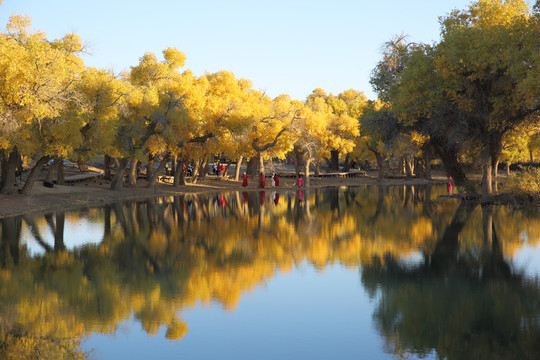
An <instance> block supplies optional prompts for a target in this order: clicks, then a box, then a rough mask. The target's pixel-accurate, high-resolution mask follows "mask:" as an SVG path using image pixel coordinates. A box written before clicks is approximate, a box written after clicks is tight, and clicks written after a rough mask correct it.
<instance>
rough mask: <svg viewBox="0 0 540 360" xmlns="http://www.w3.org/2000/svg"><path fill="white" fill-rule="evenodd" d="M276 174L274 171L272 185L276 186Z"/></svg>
mask: <svg viewBox="0 0 540 360" xmlns="http://www.w3.org/2000/svg"><path fill="white" fill-rule="evenodd" d="M275 175H276V174H274V173H272V187H276V179H275Z"/></svg>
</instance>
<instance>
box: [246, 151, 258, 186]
mask: <svg viewBox="0 0 540 360" xmlns="http://www.w3.org/2000/svg"><path fill="white" fill-rule="evenodd" d="M257 160H258V159H257V157H256V156H254V157H252V158H251V159H249V160H248V162H247V175H248V176H249V177H250V178H251V179H252V180H254V181H256V179H257Z"/></svg>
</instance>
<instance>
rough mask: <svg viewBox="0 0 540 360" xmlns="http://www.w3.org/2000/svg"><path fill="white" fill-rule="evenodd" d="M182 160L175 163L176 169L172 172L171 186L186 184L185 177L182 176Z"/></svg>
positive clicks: (183, 162)
mask: <svg viewBox="0 0 540 360" xmlns="http://www.w3.org/2000/svg"><path fill="white" fill-rule="evenodd" d="M184 164H185V161H184V160H180V161H178V162H177V164H176V171H175V172H174V179H173V186H174V187H179V186H180V185H186V179H185V177H184Z"/></svg>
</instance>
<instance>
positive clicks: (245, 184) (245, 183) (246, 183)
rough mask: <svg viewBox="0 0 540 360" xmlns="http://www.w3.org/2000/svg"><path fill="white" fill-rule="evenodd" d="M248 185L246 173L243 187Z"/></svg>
mask: <svg viewBox="0 0 540 360" xmlns="http://www.w3.org/2000/svg"><path fill="white" fill-rule="evenodd" d="M247 185H248V182H247V175H246V173H244V180H242V186H243V187H246V186H247Z"/></svg>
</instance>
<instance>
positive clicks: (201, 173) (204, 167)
mask: <svg viewBox="0 0 540 360" xmlns="http://www.w3.org/2000/svg"><path fill="white" fill-rule="evenodd" d="M200 167H201V168H200V170H199V177H201V178H203V179H204V178H205V177H206V174H208V158H204V159H203V161H202V164H201V166H200Z"/></svg>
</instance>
